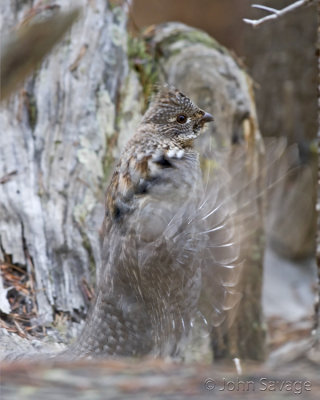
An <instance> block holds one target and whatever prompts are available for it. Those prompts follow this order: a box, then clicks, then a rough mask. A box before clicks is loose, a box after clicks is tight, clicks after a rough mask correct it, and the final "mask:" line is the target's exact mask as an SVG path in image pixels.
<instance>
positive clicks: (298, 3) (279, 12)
mask: <svg viewBox="0 0 320 400" xmlns="http://www.w3.org/2000/svg"><path fill="white" fill-rule="evenodd" d="M308 3H310V0H299V1H296V2H294V3H293V4H290V5H289V6H287V7H285V8H283V9H282V10H277V9H275V8H271V7H267V6H263V5H260V4H252V5H251V7H253V8H259V9H260V10H264V11H267V12H269V13H270V14H269V15H266V16H265V17H263V18H260V19H248V18H243V21H244V22H245V23H247V24H249V25H252V26H253V27H256V26H258V25H261V24H263V23H264V22H266V21H269V20H271V19H277V18H279V17H282V16H283V15H285V14H288V13H289V12H291V11H293V10H295V9H296V8H299V7H302V6H304V5H306V4H308Z"/></svg>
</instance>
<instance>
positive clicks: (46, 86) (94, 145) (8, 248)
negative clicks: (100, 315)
mask: <svg viewBox="0 0 320 400" xmlns="http://www.w3.org/2000/svg"><path fill="white" fill-rule="evenodd" d="M72 3H73V2H72V1H65V2H64V4H63V7H62V9H63V10H65V9H68V7H70V6H71V5H72ZM80 3H81V4H82V5H83V6H84V7H85V10H84V13H83V15H82V17H81V19H80V20H79V22H78V23H77V24H75V26H74V27H73V28H72V31H71V32H70V33H69V34H68V35H67V37H65V39H64V40H63V42H62V43H60V44H59V46H57V48H56V49H55V50H54V51H53V53H52V54H51V55H50V56H48V58H47V59H46V60H45V61H44V62H43V64H42V66H41V67H40V68H39V69H38V71H37V72H36V73H35V74H34V75H33V77H31V78H29V79H28V81H27V82H26V84H25V88H24V89H23V90H22V91H21V92H20V93H19V94H17V95H15V96H13V97H12V98H11V99H10V100H9V101H8V102H7V104H6V105H5V106H4V107H2V109H1V114H0V120H1V123H0V125H1V132H2V133H1V135H0V176H4V175H6V174H7V173H10V172H12V171H17V173H16V175H14V176H13V177H12V178H11V179H10V180H9V181H8V182H6V183H5V184H3V185H1V186H0V198H1V203H0V221H1V225H0V237H1V252H2V257H1V258H5V257H7V258H8V257H9V258H10V260H11V261H12V262H13V263H15V264H21V265H28V268H29V273H34V274H35V279H36V282H37V303H38V309H39V315H40V316H41V317H42V323H47V322H51V321H52V320H53V318H54V313H55V311H56V310H59V311H64V312H68V313H73V312H74V311H76V312H79V311H81V310H86V309H87V304H86V302H85V299H84V296H83V293H82V291H81V281H82V279H86V281H87V282H91V281H92V277H93V270H94V265H95V264H96V263H97V262H98V259H99V250H98V229H99V225H100V221H101V220H102V216H101V215H103V207H102V204H103V191H104V186H105V185H104V184H105V181H104V178H105V175H104V161H105V159H106V157H107V151H108V149H107V138H108V137H111V136H112V135H113V134H114V133H115V131H116V115H117V104H118V102H119V98H120V95H121V90H122V88H123V84H124V82H125V81H126V77H127V75H128V61H127V57H126V38H127V33H126V19H127V17H126V14H125V12H124V11H123V9H121V7H117V8H114V9H113V10H110V9H109V4H108V2H107V1H102V0H101V1H95V2H94V3H91V5H87V3H86V2H85V1H82V2H80ZM15 4H16V3H15V2H2V3H1V5H0V11H1V15H2V32H8V31H9V30H10V29H13V25H14V24H15V23H17V22H18V21H20V20H21V18H22V16H23V14H24V12H25V11H26V10H27V9H28V8H29V7H26V6H22V5H20V6H18V5H15ZM83 46H86V47H87V50H86V52H85V54H84V56H83V57H82V59H81V60H80V61H79V64H78V66H77V68H74V69H73V68H70V67H71V66H72V65H73V63H74V61H75V60H76V58H77V56H78V54H79V52H80V51H81V49H82V48H83ZM28 98H29V99H32V102H33V104H34V105H33V106H32V107H33V108H34V109H33V111H32V112H33V114H34V115H36V120H33V121H31V120H30V119H31V116H30V112H31V111H30V109H29V110H28V104H27V100H28ZM29 108H30V104H29Z"/></svg>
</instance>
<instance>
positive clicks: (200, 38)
mask: <svg viewBox="0 0 320 400" xmlns="http://www.w3.org/2000/svg"><path fill="white" fill-rule="evenodd" d="M179 41H184V42H188V43H190V44H194V43H200V44H203V45H205V46H207V47H209V48H213V49H216V50H218V51H220V52H221V53H223V54H226V53H228V50H227V49H226V48H225V47H224V46H222V45H221V44H220V43H219V42H217V41H216V40H215V39H213V38H212V37H211V36H209V35H208V34H207V33H205V32H202V31H199V30H197V29H194V30H191V31H188V32H177V33H175V34H172V35H170V36H169V37H167V38H165V39H164V40H163V41H162V42H161V44H160V45H161V47H163V48H166V47H169V46H170V45H171V44H173V43H177V42H179Z"/></svg>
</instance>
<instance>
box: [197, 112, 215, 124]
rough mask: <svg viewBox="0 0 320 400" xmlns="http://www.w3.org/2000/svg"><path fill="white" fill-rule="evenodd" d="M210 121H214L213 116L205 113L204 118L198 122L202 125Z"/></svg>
mask: <svg viewBox="0 0 320 400" xmlns="http://www.w3.org/2000/svg"><path fill="white" fill-rule="evenodd" d="M211 121H214V119H213V116H212V115H211V114H209V113H207V112H205V113H204V116H203V117H202V118H201V119H200V122H202V123H203V124H205V123H206V122H211Z"/></svg>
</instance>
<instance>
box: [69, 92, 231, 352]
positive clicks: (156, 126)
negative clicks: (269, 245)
mask: <svg viewBox="0 0 320 400" xmlns="http://www.w3.org/2000/svg"><path fill="white" fill-rule="evenodd" d="M212 120H213V118H212V116H211V115H210V114H209V113H206V112H204V111H203V110H201V109H200V108H199V107H197V106H196V105H195V104H194V103H193V102H192V101H191V100H190V99H189V98H188V97H186V96H185V95H184V94H182V93H181V92H179V91H178V90H176V89H175V88H173V87H164V88H162V89H161V90H160V91H159V93H158V94H157V95H156V96H155V98H154V99H153V101H152V102H151V105H150V107H149V109H148V110H147V112H146V113H145V115H144V117H143V119H142V122H141V124H140V125H139V127H138V129H137V131H136V133H135V135H134V137H133V138H132V139H131V140H130V141H129V142H128V144H127V146H126V147H125V149H124V151H123V153H122V155H121V157H120V161H119V162H118V164H117V165H116V167H115V170H114V172H113V175H112V178H111V182H110V184H109V186H108V189H107V192H106V203H105V204H106V206H105V209H106V213H105V219H104V222H103V228H102V237H101V239H102V240H101V244H102V249H101V251H102V254H101V259H102V266H101V276H100V280H99V282H98V287H97V292H96V300H95V302H94V304H93V307H92V309H91V312H90V313H89V317H88V319H87V321H86V324H85V327H84V329H83V331H82V333H81V335H80V337H79V338H78V340H77V341H76V343H75V344H74V345H73V346H71V347H70V349H69V350H68V353H69V354H70V353H71V354H73V355H74V356H76V357H77V356H80V357H87V356H141V355H146V354H152V355H156V356H167V355H170V356H177V355H179V354H181V352H183V349H184V347H185V345H186V344H187V342H188V339H189V337H190V331H191V328H192V326H193V324H194V321H195V319H196V318H198V317H199V315H200V316H201V317H202V318H203V320H204V321H206V323H207V324H209V325H210V324H212V325H214V324H215V323H219V322H221V320H222V319H223V318H224V311H225V309H227V308H228V306H227V302H228V300H227V297H228V295H229V292H230V291H228V287H227V286H228V285H227V283H226V280H225V279H224V274H225V273H229V272H230V271H231V270H233V269H234V268H235V267H236V266H235V265H233V264H232V263H234V262H235V260H236V259H237V257H238V248H237V246H236V245H235V243H234V242H233V239H232V234H233V230H232V227H230V226H229V227H228V226H227V225H230V221H228V213H229V209H228V207H226V204H225V201H221V199H220V196H221V193H220V191H219V188H214V186H213V189H210V190H209V191H208V190H207V188H206V185H204V183H203V178H202V173H201V169H200V164H199V155H198V153H197V151H196V150H195V149H194V140H195V139H196V138H197V137H198V135H199V133H200V130H201V128H202V127H203V125H204V124H205V123H207V122H210V121H212ZM211 186H212V185H211ZM231 225H232V224H231ZM227 228H228V229H227ZM225 283H226V285H224V284H225Z"/></svg>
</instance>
